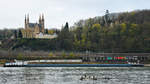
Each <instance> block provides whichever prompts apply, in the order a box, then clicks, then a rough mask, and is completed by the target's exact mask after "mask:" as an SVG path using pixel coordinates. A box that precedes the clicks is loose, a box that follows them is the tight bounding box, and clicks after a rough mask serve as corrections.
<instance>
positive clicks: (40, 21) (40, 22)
mask: <svg viewBox="0 0 150 84" xmlns="http://www.w3.org/2000/svg"><path fill="white" fill-rule="evenodd" d="M39 24H42V18H41V15H40V16H39Z"/></svg>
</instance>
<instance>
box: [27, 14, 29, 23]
mask: <svg viewBox="0 0 150 84" xmlns="http://www.w3.org/2000/svg"><path fill="white" fill-rule="evenodd" d="M27 24H29V14H28V17H27Z"/></svg>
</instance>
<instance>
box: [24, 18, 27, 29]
mask: <svg viewBox="0 0 150 84" xmlns="http://www.w3.org/2000/svg"><path fill="white" fill-rule="evenodd" d="M24 22H25V23H24V25H25V29H27V18H26V15H25V21H24Z"/></svg>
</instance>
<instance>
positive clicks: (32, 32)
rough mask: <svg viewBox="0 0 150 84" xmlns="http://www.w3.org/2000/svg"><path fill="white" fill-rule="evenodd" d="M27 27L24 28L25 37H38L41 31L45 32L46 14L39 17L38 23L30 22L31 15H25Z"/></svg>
mask: <svg viewBox="0 0 150 84" xmlns="http://www.w3.org/2000/svg"><path fill="white" fill-rule="evenodd" d="M24 24H25V29H23V30H22V35H23V38H36V36H37V35H38V34H40V33H42V34H44V32H45V28H44V15H42V16H40V17H39V21H38V23H30V22H29V15H28V16H27V17H26V16H25V23H24Z"/></svg>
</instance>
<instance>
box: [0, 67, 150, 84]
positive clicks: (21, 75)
mask: <svg viewBox="0 0 150 84" xmlns="http://www.w3.org/2000/svg"><path fill="white" fill-rule="evenodd" d="M85 74H86V75H87V76H90V77H91V76H95V77H96V78H97V80H91V79H86V80H82V81H81V80H80V78H81V76H84V75H85ZM105 78H110V79H105ZM0 82H1V84H113V83H114V84H149V83H150V68H149V67H90V68H89V67H83V68H82V67H30V68H28V67H22V68H8V67H7V68H4V67H0Z"/></svg>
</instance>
